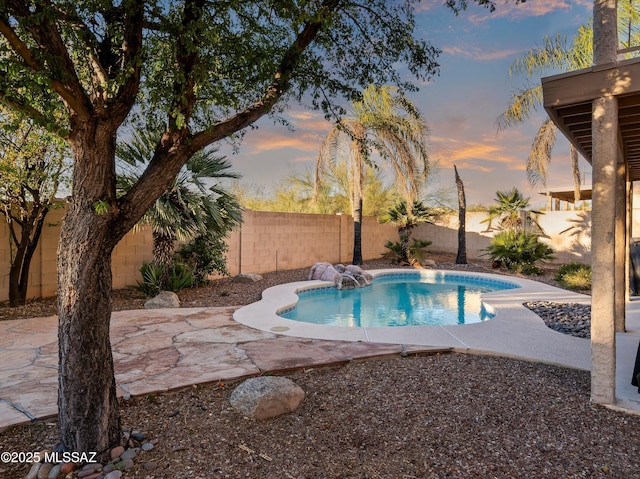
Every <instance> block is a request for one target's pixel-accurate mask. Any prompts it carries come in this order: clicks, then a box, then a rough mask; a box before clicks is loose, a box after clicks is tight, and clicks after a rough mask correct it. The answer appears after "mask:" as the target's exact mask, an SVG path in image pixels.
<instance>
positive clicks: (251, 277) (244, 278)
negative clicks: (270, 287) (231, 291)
mask: <svg viewBox="0 0 640 479" xmlns="http://www.w3.org/2000/svg"><path fill="white" fill-rule="evenodd" d="M257 281H262V276H261V275H259V274H258V273H240V274H238V275H236V276H234V278H233V282H234V283H255V282H257Z"/></svg>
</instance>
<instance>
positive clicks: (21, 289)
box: [0, 111, 68, 307]
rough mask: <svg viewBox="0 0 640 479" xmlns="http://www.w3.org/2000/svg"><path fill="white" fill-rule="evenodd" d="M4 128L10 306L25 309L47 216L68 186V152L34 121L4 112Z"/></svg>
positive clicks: (2, 203) (1, 159)
mask: <svg viewBox="0 0 640 479" xmlns="http://www.w3.org/2000/svg"><path fill="white" fill-rule="evenodd" d="M2 119H3V125H2V127H1V128H0V177H2V182H0V214H2V215H3V216H4V218H5V220H6V222H7V226H8V228H9V242H10V247H11V259H10V263H11V266H10V269H9V305H10V306H12V307H13V306H20V305H23V304H25V301H26V298H27V289H28V285H29V269H30V267H31V260H32V258H33V254H34V253H35V251H36V248H37V246H38V242H39V241H40V236H41V234H42V229H43V227H44V225H45V220H46V217H47V213H48V212H49V210H51V208H53V207H54V205H55V203H54V201H55V196H56V194H57V192H58V187H59V186H60V184H61V183H64V182H66V181H67V176H66V173H67V168H66V167H67V166H68V165H67V163H66V162H65V159H67V158H68V148H66V144H65V143H64V142H63V141H61V140H60V139H59V138H58V137H57V136H55V135H52V134H51V133H49V132H48V131H47V130H45V129H43V128H41V127H38V126H37V125H35V124H34V123H33V121H29V120H23V121H20V120H19V119H17V118H15V117H14V116H13V115H11V112H7V111H4V112H3V113H2Z"/></svg>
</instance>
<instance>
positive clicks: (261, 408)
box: [229, 376, 304, 420]
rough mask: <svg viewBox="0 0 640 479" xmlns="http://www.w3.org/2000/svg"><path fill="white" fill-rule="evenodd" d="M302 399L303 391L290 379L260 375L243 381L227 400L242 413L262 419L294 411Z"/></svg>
mask: <svg viewBox="0 0 640 479" xmlns="http://www.w3.org/2000/svg"><path fill="white" fill-rule="evenodd" d="M303 399H304V391H303V390H302V388H301V387H300V386H298V385H297V384H296V383H294V382H293V381H291V380H290V379H287V378H282V377H277V376H260V377H257V378H251V379H247V380H246V381H243V382H242V383H241V384H240V385H239V386H238V387H237V388H236V389H235V390H234V391H233V393H232V394H231V398H230V399H229V402H230V403H231V405H232V406H233V407H234V408H235V409H236V410H238V411H239V412H240V413H242V414H243V415H245V416H247V417H250V418H253V419H258V420H262V419H269V418H272V417H276V416H281V415H282V414H287V413H290V412H292V411H295V410H296V408H297V407H298V406H299V405H300V403H301V402H302V400H303Z"/></svg>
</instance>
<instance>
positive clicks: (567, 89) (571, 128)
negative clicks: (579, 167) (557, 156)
mask: <svg viewBox="0 0 640 479" xmlns="http://www.w3.org/2000/svg"><path fill="white" fill-rule="evenodd" d="M542 91H543V97H544V100H543V104H544V108H545V110H546V111H547V113H548V114H549V116H550V117H551V119H552V120H553V122H554V123H555V124H556V126H557V127H558V128H559V129H560V130H561V131H562V132H563V133H564V135H565V136H566V137H567V138H568V139H569V141H570V142H571V143H572V144H573V145H574V146H575V147H576V148H577V150H578V151H579V152H580V153H581V154H582V156H584V157H585V158H586V160H587V161H588V162H589V163H591V161H592V151H593V148H592V140H591V120H592V105H593V100H595V99H596V98H602V97H605V96H615V97H617V99H618V137H619V139H620V148H621V152H622V155H623V157H624V160H625V162H626V163H627V165H628V168H629V176H630V179H631V180H632V181H636V180H640V58H634V59H631V60H624V61H619V62H614V63H608V64H605V65H597V66H593V67H591V68H585V69H583V70H576V71H573V72H569V73H562V74H560V75H554V76H550V77H546V78H543V79H542Z"/></svg>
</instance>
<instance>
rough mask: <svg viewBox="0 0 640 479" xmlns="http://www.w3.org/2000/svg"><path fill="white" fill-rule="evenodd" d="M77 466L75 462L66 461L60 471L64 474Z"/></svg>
mask: <svg viewBox="0 0 640 479" xmlns="http://www.w3.org/2000/svg"><path fill="white" fill-rule="evenodd" d="M75 467H76V464H75V462H65V463H64V464H63V465H62V467H60V472H61V473H62V474H69V473H70V472H71V471H73V470H74V468H75Z"/></svg>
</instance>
